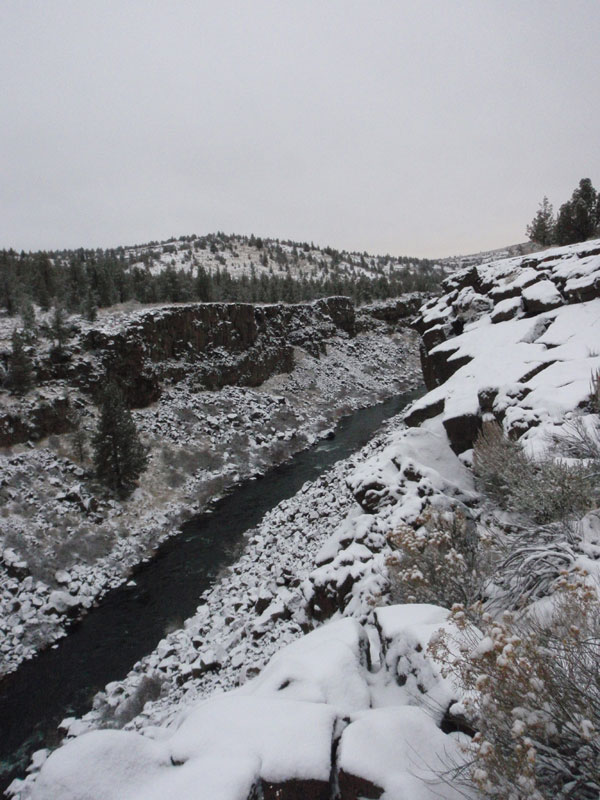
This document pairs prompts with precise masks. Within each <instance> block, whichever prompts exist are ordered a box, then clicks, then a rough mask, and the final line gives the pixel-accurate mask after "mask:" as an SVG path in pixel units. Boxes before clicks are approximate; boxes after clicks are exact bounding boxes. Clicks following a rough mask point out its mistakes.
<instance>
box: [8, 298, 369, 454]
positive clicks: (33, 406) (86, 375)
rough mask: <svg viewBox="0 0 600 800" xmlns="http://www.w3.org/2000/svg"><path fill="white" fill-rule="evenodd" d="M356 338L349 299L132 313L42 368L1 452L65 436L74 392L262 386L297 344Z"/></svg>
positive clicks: (135, 402) (285, 367) (147, 395)
mask: <svg viewBox="0 0 600 800" xmlns="http://www.w3.org/2000/svg"><path fill="white" fill-rule="evenodd" d="M339 334H345V335H347V336H350V337H352V336H354V334H355V311H354V306H353V305H352V302H351V301H350V299H349V298H346V297H329V298H325V299H323V300H317V301H315V302H312V303H304V304H297V305H284V304H277V305H252V304H247V303H193V304H188V305H170V306H161V307H159V308H153V309H151V310H148V311H143V312H137V313H133V314H131V315H129V316H126V317H123V318H121V320H120V321H118V322H116V323H115V321H114V320H111V322H110V323H107V322H102V321H99V323H98V324H96V325H94V326H92V327H88V328H87V329H84V330H80V331H78V332H76V334H75V336H73V337H72V338H71V339H70V340H69V342H68V344H67V345H66V346H65V347H64V348H63V350H62V352H60V353H58V354H57V352H56V350H54V351H50V352H48V353H47V354H46V355H45V356H41V357H40V358H39V359H38V362H37V364H36V373H37V378H38V384H39V387H40V392H39V397H38V398H36V399H32V398H29V399H28V400H26V401H25V402H23V403H20V404H13V405H11V406H7V407H6V408H5V409H4V411H3V412H2V413H0V447H7V446H10V445H13V444H17V443H19V442H25V441H28V440H29V439H31V440H34V441H35V440H39V439H41V438H43V437H45V436H48V435H49V434H52V433H62V432H64V431H66V430H68V429H69V422H68V414H67V413H66V412H67V411H68V408H67V405H68V403H67V404H66V401H65V399H64V397H65V394H66V393H67V392H68V389H69V387H70V386H71V387H73V388H74V389H78V390H81V391H83V392H85V393H89V394H91V395H92V396H93V395H95V394H96V393H97V391H98V390H99V389H101V388H102V386H103V384H104V383H105V382H106V379H107V378H109V379H111V378H112V379H115V380H117V381H118V383H119V384H120V385H121V386H122V387H123V389H124V391H125V392H126V395H127V400H128V403H129V405H130V406H131V407H132V408H143V407H145V406H148V405H149V404H151V403H153V402H155V401H156V400H157V399H158V397H159V396H160V393H161V387H162V385H163V384H164V383H165V382H169V383H173V382H177V381H179V380H181V379H182V378H184V377H188V376H189V375H190V374H191V373H193V376H194V384H195V385H196V387H197V388H198V389H220V388H222V387H223V386H228V385H236V386H259V385H260V384H262V383H263V382H264V381H265V380H267V379H268V378H269V377H271V376H272V375H274V374H277V373H282V372H290V371H291V370H292V369H293V366H294V347H302V348H303V349H304V350H306V351H307V352H308V353H310V354H311V355H313V356H316V357H318V356H319V354H320V353H323V352H324V350H325V343H326V342H327V340H328V339H331V337H333V336H336V335H339Z"/></svg>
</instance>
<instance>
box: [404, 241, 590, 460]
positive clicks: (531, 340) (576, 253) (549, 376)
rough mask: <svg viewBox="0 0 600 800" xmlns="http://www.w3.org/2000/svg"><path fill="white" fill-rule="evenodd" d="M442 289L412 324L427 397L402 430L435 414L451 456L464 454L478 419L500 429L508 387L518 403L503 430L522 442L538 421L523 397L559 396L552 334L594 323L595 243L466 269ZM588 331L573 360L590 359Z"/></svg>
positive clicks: (560, 357)
mask: <svg viewBox="0 0 600 800" xmlns="http://www.w3.org/2000/svg"><path fill="white" fill-rule="evenodd" d="M444 289H445V293H444V294H443V295H442V297H440V298H434V299H433V300H431V301H429V302H428V303H426V304H425V305H424V307H423V309H422V311H421V314H420V316H419V318H418V320H417V322H416V328H417V330H418V331H419V333H420V335H421V338H422V345H421V363H422V367H423V376H424V379H425V384H426V386H427V388H428V389H430V390H431V391H430V393H429V394H428V395H427V397H426V398H425V399H424V400H423V402H421V403H417V404H416V405H415V407H414V408H413V410H412V412H411V414H409V416H408V417H407V420H406V421H407V423H408V424H409V425H418V424H420V423H421V422H422V421H423V420H425V419H428V418H431V417H434V416H437V415H438V414H443V423H444V427H445V429H446V433H447V435H448V437H449V439H450V442H451V443H452V447H453V449H454V450H455V452H457V453H460V452H462V451H464V450H468V449H469V448H470V447H472V445H473V442H474V440H475V437H476V436H477V433H478V431H479V429H480V427H481V421H482V418H483V415H484V414H493V415H494V416H495V418H496V419H497V421H499V422H503V420H504V416H505V413H506V408H507V404H506V403H503V402H501V400H502V398H501V397H499V396H498V395H499V388H500V386H501V385H502V384H503V383H505V382H506V381H510V382H511V383H512V384H515V386H513V390H514V397H513V400H512V402H510V403H509V405H512V406H513V407H514V406H517V405H521V406H522V412H521V413H519V414H517V412H516V411H514V410H513V412H512V414H513V416H514V417H515V418H514V420H513V421H512V423H511V431H509V432H512V433H514V434H515V435H517V433H518V435H521V434H522V433H524V432H525V431H526V430H527V429H528V428H529V427H531V426H532V425H535V424H538V423H539V419H538V421H537V422H536V421H535V420H536V417H535V415H534V414H532V413H529V412H532V411H533V409H534V408H535V405H534V404H533V405H532V401H533V396H532V397H530V398H529V400H525V398H526V396H527V395H529V394H530V393H531V392H534V391H535V389H536V388H539V387H540V385H541V384H544V383H549V385H555V386H556V388H557V389H558V388H559V387H560V386H561V384H560V378H559V376H558V371H559V369H560V367H559V366H557V365H559V364H564V363H565V362H567V361H569V360H571V359H570V358H569V354H568V353H566V352H564V351H561V350H559V351H558V352H557V351H555V350H554V348H555V347H557V346H558V345H559V344H562V343H563V342H562V339H561V337H560V330H561V329H562V330H566V329H567V328H569V326H570V325H571V324H573V326H574V327H573V333H571V334H569V335H570V336H571V338H573V336H574V333H575V330H576V329H577V327H578V324H577V320H580V322H581V324H582V325H584V326H585V325H586V324H587V323H588V322H589V323H591V324H593V325H596V324H597V323H596V321H595V316H594V315H595V305H594V304H593V301H594V300H596V299H597V298H598V297H600V243H599V242H598V241H597V240H596V241H591V242H583V243H581V244H578V245H570V246H568V247H562V248H554V249H551V250H545V251H542V252H540V253H537V254H535V255H533V256H527V257H521V258H508V259H504V260H502V261H497V262H493V263H489V264H482V265H480V266H478V267H470V268H468V269H464V270H461V271H460V272H457V273H455V274H454V275H452V276H451V277H450V278H448V279H447V280H446V281H445V282H444ZM546 332H547V333H546ZM589 334H590V335H589V336H588V337H587V338H588V339H589V343H588V344H585V345H584V344H582V348H583V347H584V346H585V347H586V348H587V351H585V352H584V350H583V349H582V351H581V353H579V352H578V353H577V355H576V357H577V358H581V359H583V360H585V357H586V356H587V357H588V358H590V357H592V356H594V354H595V353H596V350H595V344H594V342H596V343H597V341H598V334H597V333H594V332H593V329H592V330H590V332H589ZM581 335H583V332H581V333H580V336H581ZM583 338H586V337H585V336H584V337H583ZM552 365H555V366H554V369H552ZM591 366H593V365H592V364H591V362H590V363H587V364H583V363H582V364H581V365H580V369H579V371H580V372H586V375H587V376H588V377H586V383H588V384H589V370H590V367H591ZM540 373H543V374H542V375H540ZM553 373H556V375H554V374H553ZM555 380H556V384H555V383H554V381H555ZM568 383H571V381H570V380H569V381H568ZM562 388H563V389H564V385H563V387H562ZM563 393H564V392H563ZM538 394H539V392H538ZM517 395H519V398H518V399H517ZM534 396H535V395H534ZM542 399H543V398H542ZM521 401H523V403H522V404H521ZM579 401H580V402H585V398H584V397H583V396H582V397H579V398H578V402H579ZM575 405H577V403H575ZM569 407H570V406H569ZM565 410H566V407H565ZM526 411H527V412H528V413H526ZM517 416H518V417H519V421H517Z"/></svg>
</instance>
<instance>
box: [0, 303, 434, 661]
mask: <svg viewBox="0 0 600 800" xmlns="http://www.w3.org/2000/svg"><path fill="white" fill-rule="evenodd" d="M169 308H172V307H169ZM146 313H149V312H146ZM99 324H100V326H101V327H102V326H103V325H108V324H109V323H108V322H106V321H105V322H100V323H99ZM120 324H123V325H126V324H127V325H129V324H131V317H124V318H123V321H122V323H120ZM294 360H295V366H294V369H293V371H292V372H291V373H287V374H281V375H274V376H273V377H271V378H270V379H269V380H267V381H266V382H265V383H263V384H262V386H259V387H257V388H250V387H236V386H227V387H224V388H223V389H221V390H219V391H217V392H214V391H198V388H197V387H195V386H193V385H192V382H191V378H192V376H191V375H190V376H189V379H185V380H182V381H180V382H178V383H177V384H174V385H167V386H165V387H164V389H163V393H162V395H161V398H160V399H159V401H158V402H157V403H155V404H153V405H151V406H149V407H148V408H145V409H139V410H135V411H134V418H135V421H136V424H137V426H138V429H139V430H140V432H141V434H142V436H143V437H144V439H145V441H146V442H147V443H149V444H150V445H151V447H152V458H151V462H150V467H149V469H148V471H147V473H145V474H144V475H143V476H142V479H141V480H140V486H139V487H138V489H136V491H135V492H134V493H133V494H132V496H131V497H130V498H129V499H128V500H127V501H125V502H124V503H113V502H112V501H111V502H105V501H104V500H103V499H102V497H98V498H97V499H96V498H95V497H94V496H93V495H92V494H91V493H90V491H89V490H88V489H87V488H86V481H85V480H83V481H82V477H81V476H83V475H84V470H82V469H81V468H80V467H79V466H78V465H77V464H74V463H73V461H72V460H70V458H68V453H69V450H68V447H69V444H68V437H64V436H63V437H54V439H53V440H52V441H51V442H50V441H42V442H41V443H40V444H39V445H37V446H35V447H27V446H16V447H14V448H13V450H12V452H11V451H6V452H4V453H2V454H0V476H1V480H2V481H4V488H2V487H1V486H0V498H1V499H2V500H3V501H5V502H4V507H3V515H1V516H0V615H1V616H2V617H3V618H4V620H5V621H6V625H7V632H6V636H5V637H4V639H3V640H2V641H1V642H0V673H2V672H8V671H10V670H12V669H14V668H16V666H17V665H18V664H19V663H20V662H21V661H22V660H23V659H25V658H29V657H31V656H32V655H33V654H34V653H35V651H36V649H38V648H39V647H40V646H43V645H47V644H49V643H51V642H52V641H54V640H55V639H57V638H58V637H59V636H61V635H63V634H64V631H65V629H66V626H67V624H68V620H69V618H70V617H69V616H68V615H67V611H69V610H70V612H71V614H72V615H75V616H78V615H81V614H82V613H85V611H86V610H87V609H88V608H89V607H91V606H92V604H93V602H94V601H95V600H97V599H99V598H100V597H101V596H102V595H103V594H104V593H106V592H107V591H108V590H109V589H111V588H112V587H114V586H117V585H119V584H120V583H122V582H123V581H126V580H127V579H128V576H129V571H130V570H131V568H132V567H133V566H134V565H135V564H137V563H139V562H140V561H142V560H144V559H146V558H149V557H151V556H152V554H153V552H154V550H155V548H156V547H157V546H158V544H159V543H160V542H161V541H164V540H165V539H166V538H167V537H169V536H171V535H173V534H174V533H176V532H177V530H178V528H179V525H180V524H181V522H182V521H184V520H185V519H186V518H188V517H189V516H190V515H193V514H197V513H200V512H201V511H202V510H203V509H204V508H206V504H207V503H209V502H210V501H211V500H212V499H214V498H215V497H218V496H219V495H221V494H222V493H223V492H224V491H225V490H226V489H227V488H228V487H231V486H233V485H234V484H235V483H237V482H239V481H242V480H245V479H248V478H249V477H251V476H252V475H256V474H261V473H262V472H264V471H265V470H266V469H268V468H269V467H270V466H272V465H273V464H277V463H280V462H281V461H282V460H284V459H286V458H288V457H289V456H290V455H292V454H293V453H294V452H296V451H298V450H301V449H303V448H305V447H307V446H309V445H311V444H313V443H314V442H315V441H316V440H318V438H319V437H320V436H321V435H323V433H324V432H327V431H328V430H330V429H331V427H332V424H334V423H335V422H336V420H337V419H338V417H339V415H340V414H341V413H343V412H348V411H350V410H351V409H353V408H357V407H359V406H363V405H370V404H372V403H374V402H377V400H379V399H382V398H383V397H385V396H389V395H390V394H393V393H395V392H396V391H398V389H399V388H400V386H401V382H404V386H407V387H408V386H415V385H416V383H417V381H418V372H419V368H418V363H417V354H416V349H415V346H414V337H413V335H412V334H410V333H407V332H401V333H399V334H394V335H392V336H390V335H387V334H385V333H383V332H375V333H373V332H364V333H361V334H358V335H357V336H356V337H354V338H352V339H349V338H348V337H346V336H333V337H331V338H330V339H328V340H327V346H326V352H325V353H322V354H320V356H319V358H316V357H315V356H312V355H310V354H309V353H307V352H306V351H305V350H303V349H302V348H299V347H296V348H294ZM61 391H63V392H64V389H62V390H61ZM86 412H87V413H86V416H85V423H84V424H85V427H86V429H87V430H88V432H90V431H91V430H93V427H94V424H95V416H94V414H92V413H91V412H89V408H88V407H87V406H86ZM24 487H26V488H25V489H24ZM10 545H12V548H11V546H10ZM3 551H4V556H3V558H2V553H3ZM2 560H3V561H4V563H5V564H7V565H8V564H9V563H10V564H11V565H12V566H13V567H14V566H16V567H18V568H19V569H20V570H21V571H22V572H23V573H24V574H26V575H29V576H30V580H29V583H27V584H26V583H24V579H23V578H19V577H10V576H9V575H8V574H6V573H5V571H4V568H3V566H2ZM11 568H12V567H11ZM57 576H58V577H57ZM67 576H69V579H70V580H69V581H68V582H67ZM57 589H60V590H61V591H64V594H63V595H61V598H62V602H60V605H58V606H57V603H56V602H55V601H57V600H58V598H59V596H58V595H54V596H53V599H52V600H51V599H50V595H51V593H52V592H54V591H55V590H57ZM16 603H18V604H19V608H18V610H17V611H15V612H13V611H12V608H13V606H14V605H15V604H16ZM27 603H29V605H27ZM265 622H267V623H268V621H267V620H265Z"/></svg>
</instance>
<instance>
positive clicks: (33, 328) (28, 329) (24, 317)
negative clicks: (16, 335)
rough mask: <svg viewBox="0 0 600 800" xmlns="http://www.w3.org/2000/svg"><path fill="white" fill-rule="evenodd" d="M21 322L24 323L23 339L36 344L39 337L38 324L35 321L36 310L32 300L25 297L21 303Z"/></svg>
mask: <svg viewBox="0 0 600 800" xmlns="http://www.w3.org/2000/svg"><path fill="white" fill-rule="evenodd" d="M20 313H21V322H22V323H23V333H22V335H23V338H24V339H25V340H26V341H28V342H34V341H35V339H36V337H37V322H36V319H35V309H34V307H33V303H32V302H31V298H30V297H28V296H25V297H24V298H23V299H22V301H21V308H20Z"/></svg>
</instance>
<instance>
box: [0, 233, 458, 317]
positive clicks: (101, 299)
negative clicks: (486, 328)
mask: <svg viewBox="0 0 600 800" xmlns="http://www.w3.org/2000/svg"><path fill="white" fill-rule="evenodd" d="M240 244H243V245H244V247H245V252H246V253H248V261H246V262H245V263H244V264H243V270H238V271H237V272H236V273H235V274H234V273H233V272H232V271H231V270H230V269H229V268H228V264H230V263H231V260H232V259H235V258H237V259H238V264H239V252H238V250H237V249H236V248H239V247H240ZM207 258H208V263H209V264H210V267H209V268H207V267H206V266H205V263H207ZM176 259H177V260H176ZM442 277H443V274H442V272H441V271H440V270H439V269H438V268H435V267H434V264H433V262H431V261H429V260H426V259H410V258H392V257H391V256H378V257H371V256H367V254H366V253H364V254H357V253H343V252H340V251H337V250H334V249H333V248H329V247H327V248H324V249H322V250H321V249H318V248H315V247H314V246H313V245H308V244H298V243H292V242H279V241H276V240H263V239H260V238H257V237H254V236H251V237H230V236H226V235H225V234H215V235H210V236H204V237H196V236H182V237H180V238H179V239H177V240H170V241H169V242H166V243H157V242H150V243H149V244H148V245H145V246H143V247H134V248H124V247H119V248H116V249H110V250H89V249H88V250H86V249H79V250H64V251H55V252H37V253H25V252H21V253H17V252H16V251H14V250H2V251H0V307H1V308H4V309H5V310H6V312H7V313H8V314H9V315H14V314H17V313H19V312H22V311H23V309H26V308H28V307H29V306H30V305H31V303H32V302H33V303H35V304H36V305H37V306H39V307H40V308H41V309H42V310H47V309H49V308H50V307H51V306H53V305H55V304H56V301H57V299H60V303H61V306H62V307H63V308H64V310H66V311H68V312H69V313H81V314H82V315H83V316H85V317H86V318H87V319H89V320H91V321H93V320H94V319H95V315H96V311H97V308H99V307H100V308H106V307H109V306H112V305H115V304H117V303H125V302H128V301H131V300H134V301H137V302H139V303H163V302H169V303H179V302H196V301H201V302H211V301H215V302H220V301H228V302H249V303H276V302H290V303H293V302H302V301H306V300H313V299H316V298H319V297H326V296H331V295H340V294H342V295H347V296H350V297H352V299H353V300H354V301H355V302H356V303H365V302H370V301H372V300H380V299H385V298H388V297H396V296H398V295H400V294H403V293H404V292H410V291H422V290H428V289H432V288H435V287H437V286H438V285H439V282H440V280H441V278H442Z"/></svg>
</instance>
